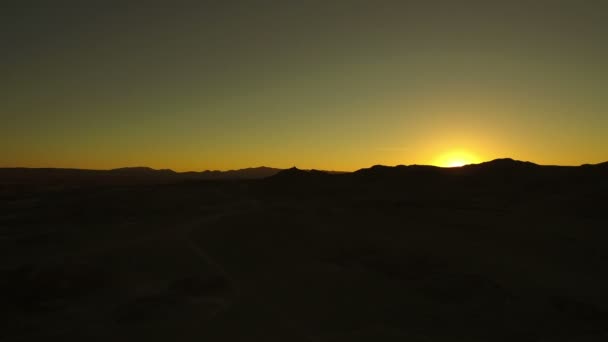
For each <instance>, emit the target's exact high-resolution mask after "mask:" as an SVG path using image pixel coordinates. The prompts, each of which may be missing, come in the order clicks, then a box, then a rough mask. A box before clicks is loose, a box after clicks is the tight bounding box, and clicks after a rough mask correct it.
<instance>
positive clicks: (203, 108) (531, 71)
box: [0, 0, 608, 170]
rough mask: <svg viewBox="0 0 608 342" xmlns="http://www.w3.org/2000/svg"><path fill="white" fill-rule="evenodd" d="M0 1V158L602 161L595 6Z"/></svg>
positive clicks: (189, 166)
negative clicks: (4, 2) (10, 2)
mask: <svg viewBox="0 0 608 342" xmlns="http://www.w3.org/2000/svg"><path fill="white" fill-rule="evenodd" d="M0 6H1V7H0V26H1V31H0V39H1V42H2V43H1V44H2V45H1V46H2V53H1V57H0V58H1V61H2V62H1V63H0V75H1V77H0V94H1V95H0V96H1V98H0V116H1V125H0V166H29V167H77V168H102V169H106V168H114V167H122V166H135V165H146V166H151V167H155V168H173V169H176V170H202V169H232V168H242V167H249V166H259V165H266V166H274V167H291V166H293V165H297V166H298V167H301V168H319V169H339V170H354V169H358V168H362V167H368V166H370V165H373V164H386V165H395V164H414V163H418V164H442V165H446V164H449V163H452V161H450V160H451V159H454V158H456V159H458V158H460V157H462V156H464V157H463V158H465V159H466V160H465V161H482V160H489V159H493V158H497V157H513V158H516V159H522V160H530V161H534V162H537V163H542V164H563V165H577V164H581V163H596V162H601V161H605V160H608V139H607V132H608V111H607V110H608V94H607V90H608V63H607V61H608V44H606V39H607V38H606V37H607V36H608V2H607V1H581V0H578V1H576V0H572V1H559V0H555V1H541V0H536V1H530V0H528V1H432V0H426V1H405V0H403V1H380V0H374V1H371V0H368V1H357V0H348V1H329V0H325V1H289V0H283V1H253V0H247V1H245V0H243V1H188V2H178V1H152V0H149V1H18V2H13V3H12V4H9V3H6V4H3V5H0ZM446 155H447V156H455V157H446ZM446 158H447V159H446ZM450 158H451V159H450ZM448 159H450V160H448Z"/></svg>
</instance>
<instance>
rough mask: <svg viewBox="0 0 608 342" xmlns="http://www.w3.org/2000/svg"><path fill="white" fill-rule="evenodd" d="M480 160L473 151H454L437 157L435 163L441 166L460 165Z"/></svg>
mask: <svg viewBox="0 0 608 342" xmlns="http://www.w3.org/2000/svg"><path fill="white" fill-rule="evenodd" d="M479 162H480V160H479V158H478V157H477V156H475V155H473V154H471V153H468V152H464V151H454V152H449V153H446V154H443V155H441V156H440V157H439V158H437V161H436V162H435V164H436V165H437V166H441V167H460V166H464V165H468V164H475V163H479Z"/></svg>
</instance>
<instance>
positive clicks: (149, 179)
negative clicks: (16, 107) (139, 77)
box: [0, 158, 608, 185]
mask: <svg viewBox="0 0 608 342" xmlns="http://www.w3.org/2000/svg"><path fill="white" fill-rule="evenodd" d="M606 172H608V162H604V163H600V164H593V165H591V164H584V165H581V166H547V165H538V164H534V163H531V162H526V161H519V160H513V159H510V158H503V159H496V160H492V161H489V162H484V163H480V164H471V165H465V166H462V167H453V168H445V167H437V166H429V165H409V166H406V165H397V166H384V165H374V166H372V167H370V168H364V169H360V170H357V171H355V172H338V171H321V170H301V169H298V168H295V167H293V168H290V169H278V168H271V167H255V168H246V169H239V170H229V171H209V170H208V171H202V172H193V171H191V172H175V171H173V170H169V169H160V170H156V169H152V168H149V167H125V168H118V169H112V170H85V169H61V168H0V185H19V184H38V185H49V184H70V185H73V184H76V185H86V184H93V185H104V184H152V183H169V182H176V181H210V180H243V179H262V178H268V179H269V180H272V181H278V182H289V181H292V180H301V181H305V182H310V181H316V180H324V179H328V177H331V176H342V177H338V178H348V179H353V178H354V179H360V180H368V181H373V180H374V179H376V180H378V179H384V180H390V179H402V178H409V179H416V180H423V179H429V178H431V179H432V178H435V177H441V178H445V177H444V176H450V175H451V176H474V178H477V179H484V178H487V177H490V178H493V179H494V178H496V177H500V178H503V179H504V178H517V177H520V178H522V179H523V178H525V179H534V178H543V179H553V178H555V177H558V178H559V177H561V176H565V175H591V174H598V173H599V174H602V175H605V174H606ZM332 179H333V178H332Z"/></svg>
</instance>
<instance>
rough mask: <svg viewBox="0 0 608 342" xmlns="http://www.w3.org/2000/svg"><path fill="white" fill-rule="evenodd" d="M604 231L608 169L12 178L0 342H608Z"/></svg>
mask: <svg viewBox="0 0 608 342" xmlns="http://www.w3.org/2000/svg"><path fill="white" fill-rule="evenodd" d="M131 185H137V186H131ZM606 213H608V163H601V164H595V165H581V166H545V165H537V164H534V163H529V162H522V161H517V160H512V159H497V160H493V161H489V162H486V163H481V164H476V165H467V166H463V167H456V168H441V167H435V166H424V165H409V166H406V165H399V166H394V167H389V166H382V165H376V166H372V167H370V168H365V169H361V170H358V171H355V172H347V173H340V172H327V171H319V170H301V169H297V168H295V167H294V168H290V169H286V170H278V169H271V168H253V169H244V170H234V171H226V172H220V171H205V172H185V173H179V172H174V171H171V170H154V169H150V168H145V167H136V168H121V169H115V170H106V171H96V170H74V169H23V168H21V169H19V168H12V169H0V253H1V256H2V257H1V258H0V322H2V323H3V324H2V325H0V341H41V340H61V341H83V340H93V341H132V340H146V341H227V342H228V341H230V342H232V341H254V340H255V341H269V342H274V341H277V342H278V341H281V342H283V341H309V340H318V341H334V342H341V341H446V342H447V341H499V342H510V341H530V342H532V341H606V337H607V336H608V330H607V329H606V327H608V299H607V297H606V288H608V269H607V268H606V262H607V261H608V249H606V245H607V244H608V230H607V229H606Z"/></svg>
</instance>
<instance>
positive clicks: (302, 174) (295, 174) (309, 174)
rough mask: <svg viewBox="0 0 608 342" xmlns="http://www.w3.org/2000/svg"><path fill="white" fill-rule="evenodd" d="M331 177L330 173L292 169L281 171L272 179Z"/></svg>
mask: <svg viewBox="0 0 608 342" xmlns="http://www.w3.org/2000/svg"><path fill="white" fill-rule="evenodd" d="M327 176H330V173H328V172H325V171H319V170H314V169H313V170H301V169H298V168H297V167H295V166H294V167H292V168H289V169H286V170H282V171H279V172H278V173H277V174H275V175H274V176H272V177H271V178H272V179H293V180H299V179H303V178H305V179H310V178H319V177H327Z"/></svg>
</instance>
